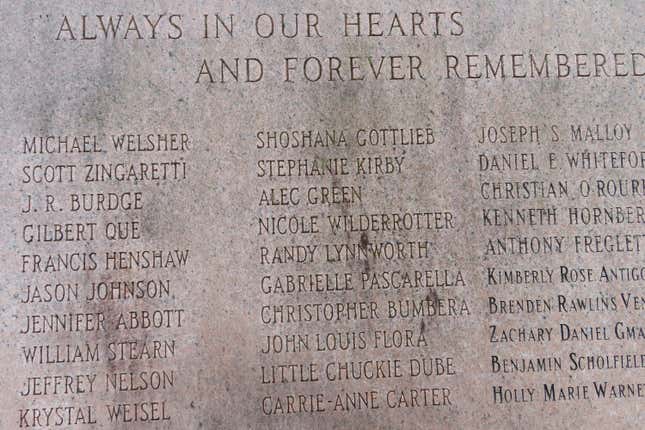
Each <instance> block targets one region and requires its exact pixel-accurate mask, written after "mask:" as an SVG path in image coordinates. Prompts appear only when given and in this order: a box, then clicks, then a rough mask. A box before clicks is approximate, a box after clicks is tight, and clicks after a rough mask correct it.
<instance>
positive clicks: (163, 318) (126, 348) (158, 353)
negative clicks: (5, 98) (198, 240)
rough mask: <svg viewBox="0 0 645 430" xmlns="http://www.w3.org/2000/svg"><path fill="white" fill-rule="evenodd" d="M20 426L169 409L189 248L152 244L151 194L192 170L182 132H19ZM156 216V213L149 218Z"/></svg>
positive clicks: (139, 416) (161, 417)
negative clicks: (21, 134)
mask: <svg viewBox="0 0 645 430" xmlns="http://www.w3.org/2000/svg"><path fill="white" fill-rule="evenodd" d="M18 146H19V149H18V150H19V153H20V154H21V156H22V159H23V162H22V163H21V165H20V166H19V171H18V173H17V176H18V177H17V178H16V181H17V182H18V183H19V184H20V186H21V190H22V192H23V193H24V194H23V198H22V201H21V202H16V205H17V206H18V205H20V208H17V209H16V211H17V212H18V213H19V221H20V229H19V231H18V235H19V237H18V238H17V239H18V243H19V246H18V254H19V255H18V260H17V271H18V272H19V273H20V274H21V275H22V279H23V283H22V285H17V286H16V290H17V291H18V294H17V295H16V297H17V301H18V304H19V307H18V319H17V321H18V325H17V327H16V335H17V337H16V339H17V342H16V348H17V351H16V353H17V359H18V360H20V361H21V362H22V363H23V365H24V369H25V375H24V377H23V378H22V379H20V383H21V385H20V387H16V390H17V402H16V420H15V422H16V426H17V427H19V428H30V427H50V426H63V427H65V428H77V427H84V426H85V427H86V426H88V425H94V424H96V425H101V424H106V423H113V424H114V425H124V424H125V423H136V422H151V423H161V422H168V421H171V420H172V410H173V405H172V402H171V401H169V398H170V396H172V394H171V393H172V391H173V390H174V388H175V385H176V384H178V383H179V381H180V375H179V372H177V370H176V369H177V366H176V364H175V358H176V353H177V352H178V350H179V348H180V342H179V341H178V337H179V336H178V335H179V333H180V331H179V330H178V329H180V328H182V327H183V326H184V324H185V318H186V316H185V311H184V309H182V308H181V306H179V305H178V304H177V300H176V299H175V296H176V295H177V296H180V297H181V295H182V294H181V293H180V291H179V290H180V289H181V287H180V283H178V282H176V279H174V278H177V277H178V276H179V274H180V273H181V271H182V269H183V268H184V267H185V266H186V265H187V264H188V261H189V250H188V249H180V248H177V249H172V248H167V247H164V246H161V245H158V244H157V242H158V239H159V237H155V236H154V234H153V232H155V231H159V227H163V224H164V223H165V222H167V220H163V219H161V220H157V219H156V218H155V216H153V215H151V213H152V212H153V211H154V210H155V209H154V207H155V204H154V201H155V194H156V193H158V192H160V191H159V190H164V192H166V193H172V192H173V190H176V189H177V188H178V187H180V186H181V184H182V183H183V182H184V181H186V179H187V178H188V173H187V172H188V166H187V162H186V161H185V160H184V156H185V154H186V153H187V151H189V150H190V148H191V146H192V142H191V139H190V137H189V136H188V135H186V134H182V133H149V134H125V133H124V134H114V135H78V136H77V135H45V136H24V137H22V138H21V139H20V140H19V142H18ZM155 224H160V225H155Z"/></svg>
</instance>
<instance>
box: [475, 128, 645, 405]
mask: <svg viewBox="0 0 645 430" xmlns="http://www.w3.org/2000/svg"><path fill="white" fill-rule="evenodd" d="M636 133H637V130H636V129H635V126H634V125H633V124H632V123H630V122H629V121H623V120H616V121H608V122H605V123H582V122H579V121H570V123H555V124H533V125H531V124H522V125H520V124H513V125H490V126H489V125H486V126H484V127H481V128H480V130H479V131H478V133H477V142H478V145H479V148H478V152H479V154H478V169H479V171H480V173H481V178H482V179H481V183H480V197H481V201H482V205H483V206H482V209H481V222H482V225H483V226H484V228H485V231H486V232H487V233H488V234H487V235H486V241H485V243H484V244H483V246H484V251H483V254H484V256H485V261H486V264H485V267H484V270H485V279H486V284H487V287H488V288H489V295H488V298H487V303H486V307H487V312H488V315H489V321H488V322H489V327H488V328H489V336H490V337H489V340H490V343H491V355H490V362H489V363H490V367H489V370H490V372H491V373H492V375H494V378H493V384H492V386H491V391H490V393H491V398H490V400H491V401H492V402H493V403H495V404H499V405H502V404H510V403H531V402H549V403H558V402H568V401H605V400H607V399H618V400H621V401H625V400H627V401H628V400H629V399H633V398H639V397H642V396H643V395H644V394H645V391H643V390H644V389H645V385H643V383H642V381H641V380H640V378H639V374H638V372H639V370H642V367H643V366H644V365H645V354H643V350H642V348H641V347H639V344H640V343H641V342H642V341H643V340H645V333H644V332H643V328H642V324H640V323H639V322H638V320H639V318H640V316H641V315H642V310H643V309H645V307H644V306H643V305H644V304H645V301H644V300H643V295H642V292H641V291H640V289H639V288H638V283H639V282H640V281H641V280H642V279H643V275H644V274H645V267H644V266H643V265H642V263H641V262H639V259H638V255H639V252H642V250H641V246H642V245H643V244H645V242H643V240H644V236H643V233H644V230H643V223H644V222H645V217H644V215H645V212H644V209H643V207H642V206H641V204H640V200H642V197H643V193H645V186H644V185H645V182H644V179H645V178H644V177H643V171H644V170H643V169H644V168H645V151H642V150H640V149H639V145H638V139H637V137H636ZM564 375H568V376H570V377H571V379H570V381H569V382H568V383H562V382H556V381H558V380H560V381H561V380H562V378H563V376H564ZM502 381H503V382H502Z"/></svg>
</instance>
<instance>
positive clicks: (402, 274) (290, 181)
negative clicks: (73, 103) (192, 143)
mask: <svg viewBox="0 0 645 430" xmlns="http://www.w3.org/2000/svg"><path fill="white" fill-rule="evenodd" d="M254 145H255V147H256V153H257V155H256V159H255V165H254V171H255V175H256V180H257V182H256V183H257V184H258V186H257V187H256V188H257V190H258V192H257V193H258V196H257V201H258V202H259V205H258V206H259V207H258V216H257V218H256V222H257V224H256V228H257V230H256V232H257V235H258V238H259V245H258V249H257V251H256V252H257V254H256V255H257V260H256V261H258V262H259V267H260V269H261V274H260V275H259V279H258V283H259V287H260V291H261V297H262V300H261V304H260V305H259V308H258V311H259V313H260V315H259V320H260V322H261V324H262V330H261V333H262V335H261V336H259V337H258V340H259V347H258V348H259V356H260V361H261V365H260V369H259V370H260V371H259V374H258V379H259V381H260V383H261V385H262V386H263V387H264V388H263V389H262V390H260V393H261V396H260V398H258V399H257V401H258V408H259V409H260V410H261V412H262V413H263V414H265V415H269V416H285V415H290V414H310V413H325V412H338V411H344V412H349V413H359V412H358V411H363V413H364V412H365V411H366V410H376V409H381V410H388V409H396V410H404V409H405V408H438V409H442V408H447V407H449V406H451V405H452V404H453V402H457V401H458V400H457V399H456V397H455V394H454V388H453V387H452V386H451V381H452V379H453V377H454V375H456V374H458V373H459V363H458V362H457V360H455V358H454V357H453V355H452V354H451V353H450V351H448V349H449V348H446V345H442V344H440V343H439V344H438V343H436V341H434V342H435V343H433V340H430V339H428V338H427V337H426V335H427V332H426V325H428V326H429V325H430V324H432V325H435V324H434V323H433V320H436V319H450V320H453V321H455V320H458V319H462V318H467V317H468V316H469V315H470V309H469V305H468V303H467V301H466V299H465V298H464V296H465V289H466V288H467V287H466V281H465V279H464V275H463V274H462V271H461V270H460V269H459V268H458V267H451V266H446V267H434V266H432V265H431V264H430V259H431V258H432V259H433V262H435V261H441V251H442V250H441V249H438V248H437V247H436V245H434V244H433V239H436V238H440V237H443V238H445V237H447V236H449V235H450V234H452V232H453V230H454V229H455V228H457V226H458V222H459V221H458V219H457V217H456V215H455V214H454V213H453V212H452V211H450V210H449V209H447V208H442V207H438V208H437V207H426V205H429V204H428V203H423V204H422V205H421V207H419V208H416V207H415V208H412V209H408V208H406V206H408V205H405V204H404V203H403V202H404V201H405V200H406V199H405V196H402V195H396V196H393V195H387V194H386V193H385V192H384V191H383V189H384V187H383V185H382V184H383V183H384V182H385V183H396V182H398V181H405V180H406V173H407V172H408V171H411V172H412V173H414V170H411V169H414V167H413V166H418V165H419V164H422V165H424V166H427V163H428V160H430V159H431V157H432V152H433V151H434V150H435V147H437V146H439V143H438V142H437V139H436V137H435V132H434V131H433V129H432V128H430V127H425V126H424V127H407V128H405V127H401V128H378V129H377V128H368V127H354V128H344V129H321V130H295V131H294V130H277V131H267V130H261V131H258V132H257V133H256V136H255V142H254ZM415 160H416V162H418V163H419V164H416V163H415ZM391 188H392V187H385V190H387V189H391ZM394 188H396V187H394ZM417 191H418V190H417ZM424 197H427V198H428V200H430V201H432V196H424ZM444 351H445V352H444ZM366 384H367V385H366ZM323 386H325V390H323V388H322V387H323ZM329 387H331V388H329ZM359 387H360V388H359Z"/></svg>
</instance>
